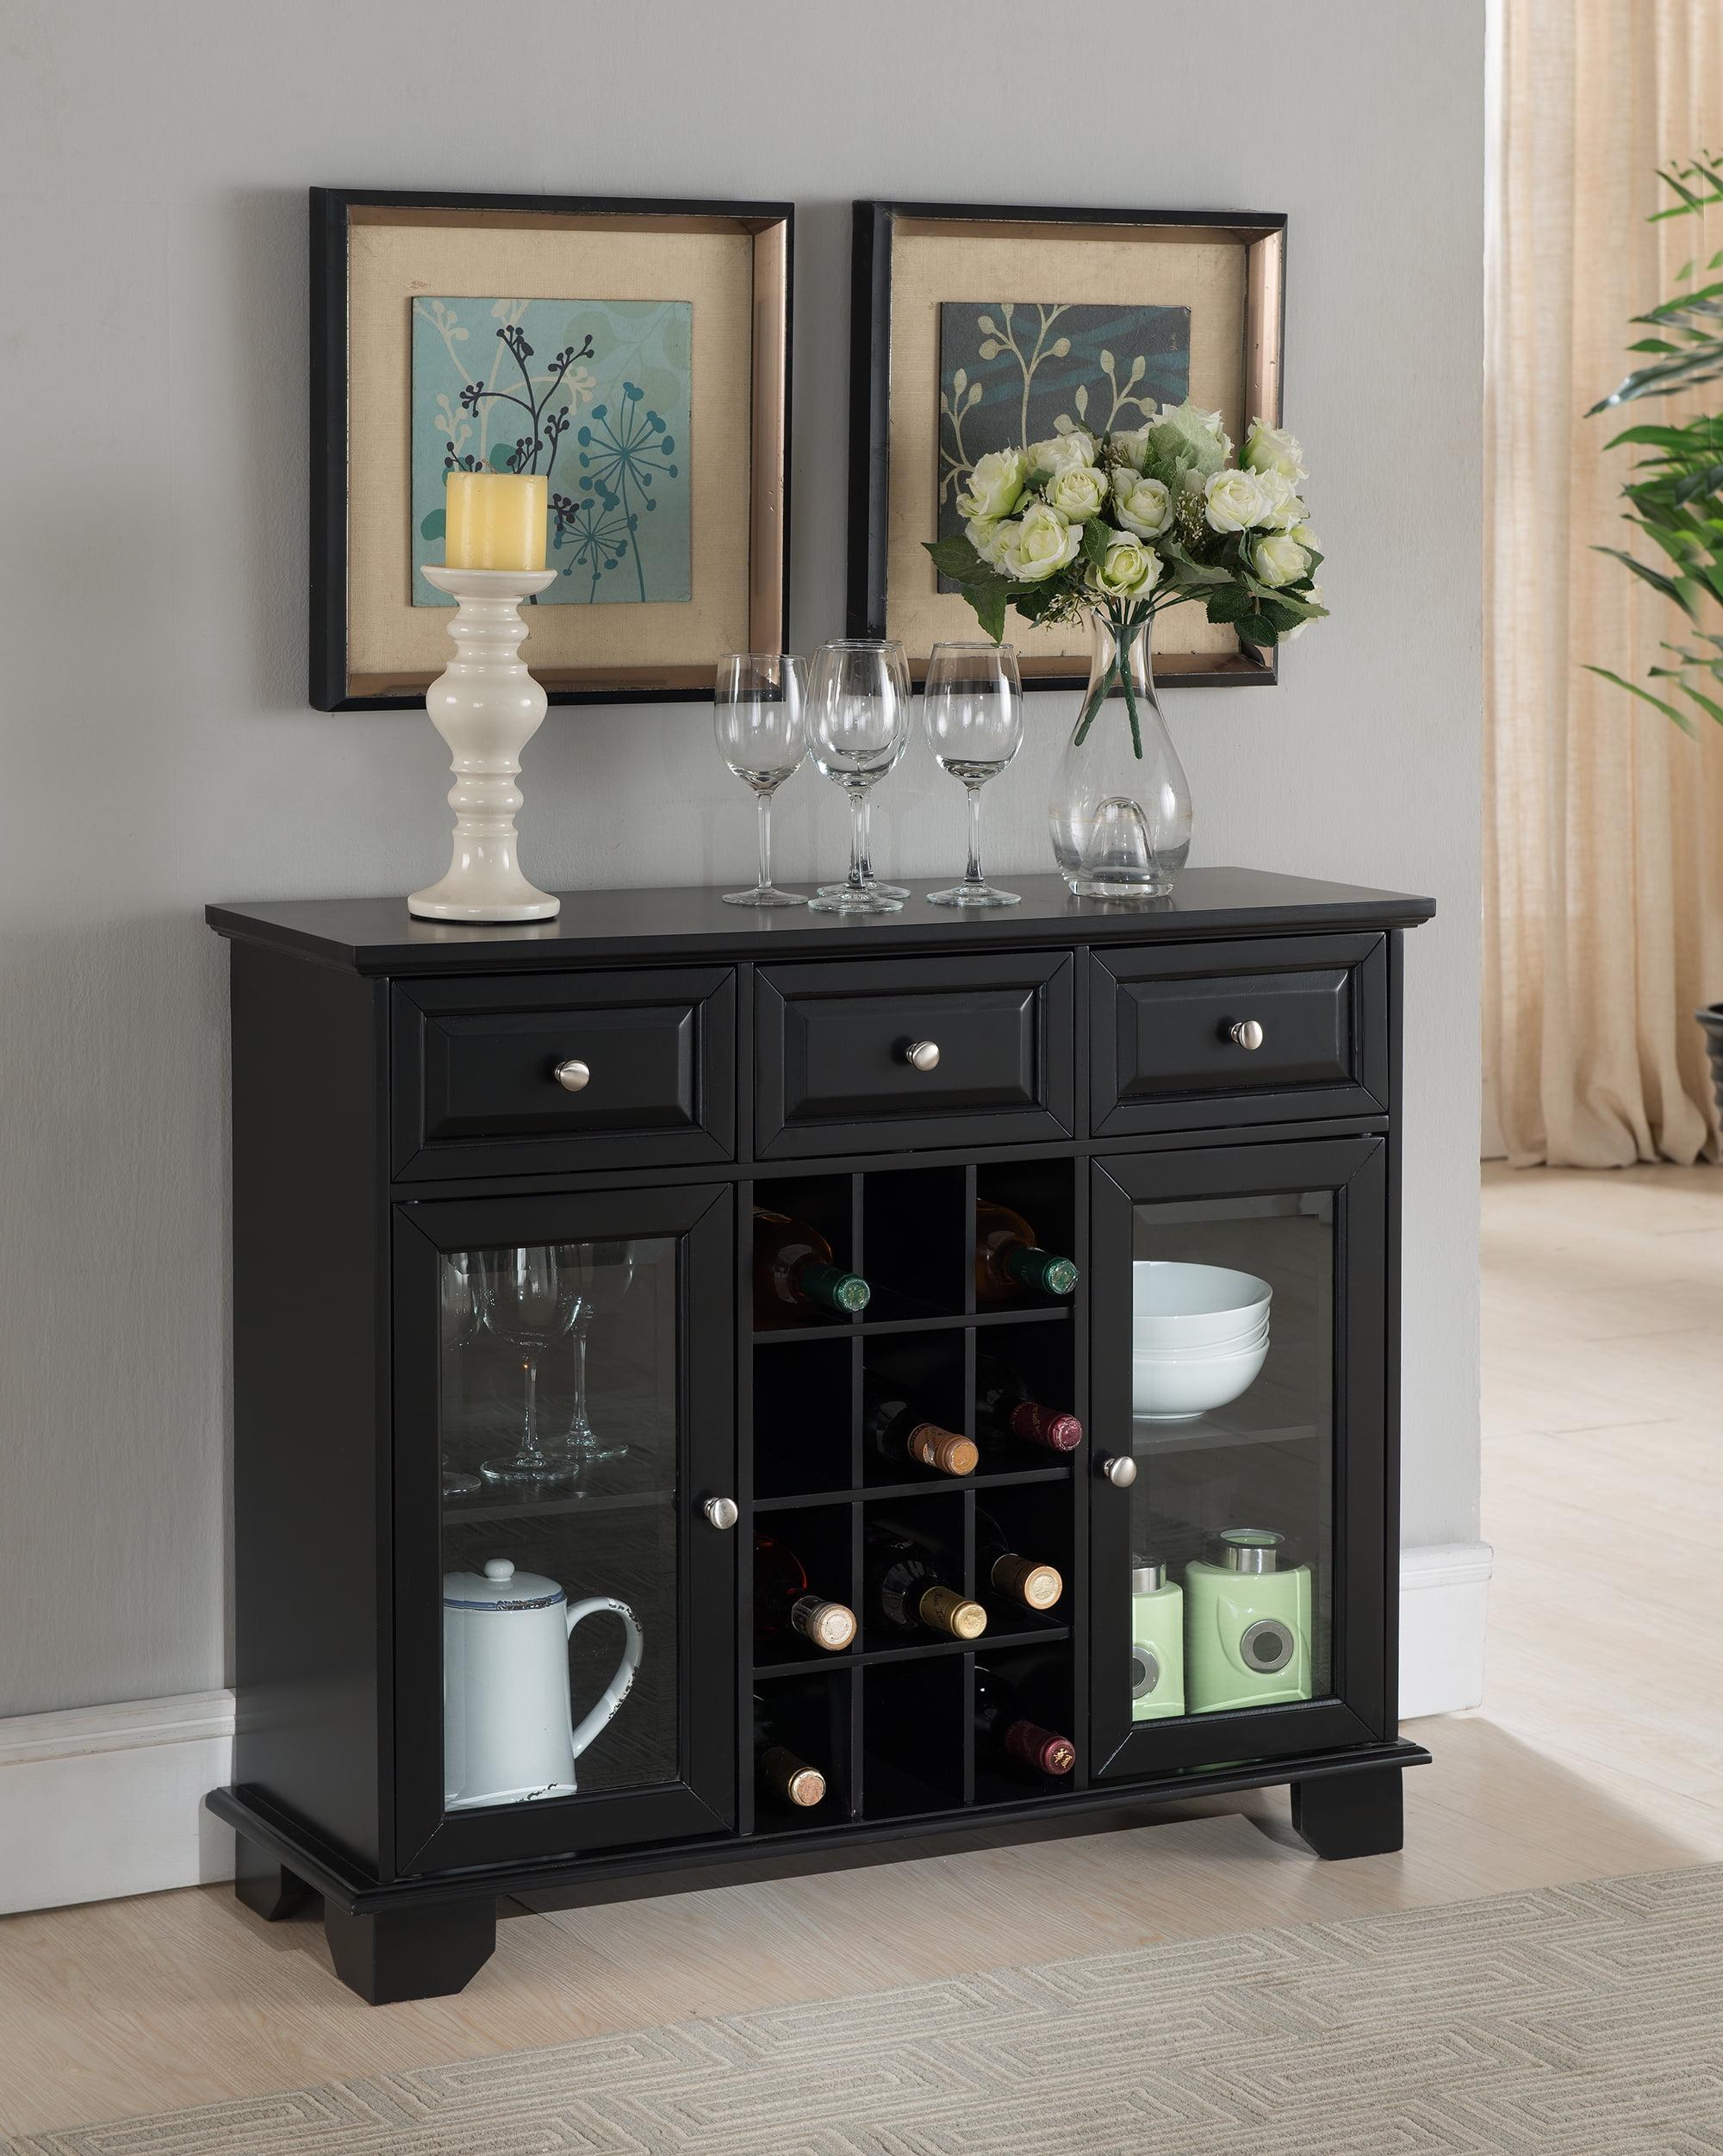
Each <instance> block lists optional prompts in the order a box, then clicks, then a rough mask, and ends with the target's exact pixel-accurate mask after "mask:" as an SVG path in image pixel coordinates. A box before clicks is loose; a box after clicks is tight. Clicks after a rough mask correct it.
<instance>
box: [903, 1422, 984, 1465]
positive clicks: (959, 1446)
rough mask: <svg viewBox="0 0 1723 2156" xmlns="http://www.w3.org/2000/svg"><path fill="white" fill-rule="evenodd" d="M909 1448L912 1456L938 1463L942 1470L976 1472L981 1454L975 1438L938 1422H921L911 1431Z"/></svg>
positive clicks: (924, 1463) (923, 1461)
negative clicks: (942, 1426) (959, 1434)
mask: <svg viewBox="0 0 1723 2156" xmlns="http://www.w3.org/2000/svg"><path fill="white" fill-rule="evenodd" d="M908 1451H909V1455H910V1458H911V1460H919V1461H920V1462H921V1464H922V1465H923V1467H937V1468H938V1470H939V1472H940V1473H941V1474H974V1472H975V1468H976V1466H977V1464H978V1462H979V1461H980V1457H981V1455H980V1452H979V1451H978V1450H977V1449H976V1446H975V1441H974V1440H973V1438H972V1437H960V1436H958V1434H957V1432H956V1431H955V1430H942V1429H941V1428H940V1427H939V1424H937V1423H921V1424H917V1426H916V1428H915V1429H914V1430H911V1432H910V1436H909V1445H908Z"/></svg>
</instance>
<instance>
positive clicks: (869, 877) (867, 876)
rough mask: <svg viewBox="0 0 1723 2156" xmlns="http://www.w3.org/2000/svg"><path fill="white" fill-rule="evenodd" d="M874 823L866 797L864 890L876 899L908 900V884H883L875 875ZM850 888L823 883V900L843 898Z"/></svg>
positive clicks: (844, 884) (863, 836)
mask: <svg viewBox="0 0 1723 2156" xmlns="http://www.w3.org/2000/svg"><path fill="white" fill-rule="evenodd" d="M873 822H874V804H873V803H872V801H868V799H867V798H866V796H865V795H864V796H863V798H862V889H863V890H864V891H871V892H872V893H873V894H874V896H875V897H876V898H892V899H906V898H907V897H908V896H909V894H910V891H909V886H908V884H906V883H882V882H880V879H879V877H878V876H876V875H874V842H873V838H872V836H871V832H872V829H873ZM848 889H849V884H848V883H822V884H821V885H820V887H819V891H818V895H819V896H820V897H821V898H842V897H843V894H844V893H845V892H846V891H847V890H848Z"/></svg>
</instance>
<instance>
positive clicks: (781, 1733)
mask: <svg viewBox="0 0 1723 2156" xmlns="http://www.w3.org/2000/svg"><path fill="white" fill-rule="evenodd" d="M787 1734H789V1733H787V1732H786V1730H785V1729H784V1728H783V1726H782V1723H781V1720H780V1718H779V1717H778V1716H777V1715H776V1714H774V1712H773V1710H772V1709H771V1707H770V1706H769V1705H768V1703H767V1702H766V1701H765V1700H764V1699H762V1698H761V1697H760V1695H759V1693H758V1692H756V1693H755V1695H754V1771H755V1773H756V1775H757V1776H758V1777H759V1781H760V1786H761V1788H762V1790H764V1791H766V1792H767V1793H768V1795H769V1796H773V1797H775V1798H777V1799H778V1802H779V1803H780V1804H793V1805H794V1806H795V1807H796V1808H797V1809H798V1810H810V1809H812V1806H813V1805H815V1804H821V1803H823V1802H824V1798H825V1777H824V1774H822V1773H820V1771H819V1769H818V1767H811V1766H809V1764H808V1762H807V1761H806V1760H805V1759H804V1758H803V1757H802V1756H801V1754H800V1753H799V1752H798V1751H797V1750H796V1749H795V1748H794V1747H793V1745H791V1744H790V1743H788V1742H786V1736H787Z"/></svg>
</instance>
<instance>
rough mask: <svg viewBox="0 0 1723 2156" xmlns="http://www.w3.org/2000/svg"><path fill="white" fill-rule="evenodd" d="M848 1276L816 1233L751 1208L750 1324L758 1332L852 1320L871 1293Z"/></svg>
mask: <svg viewBox="0 0 1723 2156" xmlns="http://www.w3.org/2000/svg"><path fill="white" fill-rule="evenodd" d="M872 1292H873V1291H872V1290H871V1289H870V1288H869V1287H868V1283H867V1281H864V1280H863V1279H862V1275H861V1274H859V1273H847V1272H845V1271H844V1269H843V1267H842V1266H841V1265H839V1264H837V1262H835V1260H834V1258H833V1256H832V1249H831V1245H830V1243H828V1242H827V1241H826V1239H825V1237H824V1236H823V1235H822V1234H821V1233H820V1231H819V1230H818V1228H812V1227H810V1226H809V1225H808V1224H807V1222H806V1221H805V1220H792V1219H791V1218H790V1217H789V1215H788V1214H787V1213H783V1212H768V1211H767V1210H766V1209H765V1207H764V1206H755V1208H754V1322H755V1324H756V1325H759V1326H761V1327H762V1328H765V1327H770V1326H775V1325H790V1324H794V1323H795V1322H796V1320H797V1319H798V1318H802V1319H804V1320H806V1319H808V1318H814V1319H818V1318H828V1319H829V1318H855V1317H858V1316H859V1315H860V1314H861V1312H862V1311H864V1310H866V1309H867V1307H868V1299H869V1297H870V1295H871V1294H872Z"/></svg>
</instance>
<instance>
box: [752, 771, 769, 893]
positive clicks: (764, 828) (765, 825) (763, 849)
mask: <svg viewBox="0 0 1723 2156" xmlns="http://www.w3.org/2000/svg"><path fill="white" fill-rule="evenodd" d="M757 822H758V828H759V832H760V882H759V883H758V885H757V886H756V888H758V889H760V890H762V891H765V890H769V889H770V888H771V882H772V791H771V788H769V787H764V788H762V789H761V793H760V813H759V817H758V819H757Z"/></svg>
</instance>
